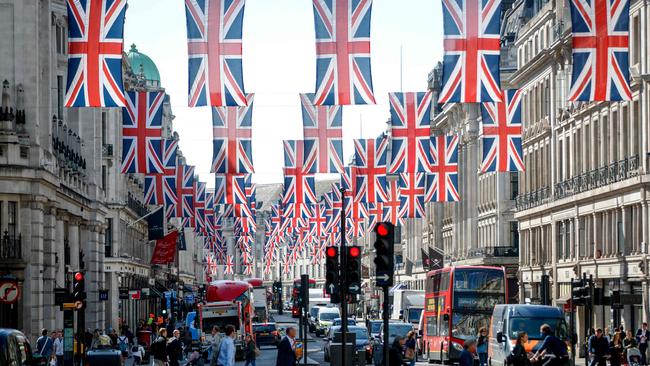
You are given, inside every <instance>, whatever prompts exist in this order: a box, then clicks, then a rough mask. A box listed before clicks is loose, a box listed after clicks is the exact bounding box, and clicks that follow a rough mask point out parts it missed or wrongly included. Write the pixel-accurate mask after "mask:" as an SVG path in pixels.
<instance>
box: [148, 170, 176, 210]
mask: <svg viewBox="0 0 650 366" xmlns="http://www.w3.org/2000/svg"><path fill="white" fill-rule="evenodd" d="M165 171H166V172H165V173H160V174H151V175H149V174H147V175H145V177H144V203H145V205H164V206H165V208H169V207H171V208H175V207H176V204H177V203H178V199H177V196H176V169H174V168H172V169H165Z"/></svg>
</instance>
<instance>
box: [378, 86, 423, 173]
mask: <svg viewBox="0 0 650 366" xmlns="http://www.w3.org/2000/svg"><path fill="white" fill-rule="evenodd" d="M388 99H389V102H390V125H391V136H392V139H391V161H390V167H389V169H388V171H389V173H391V174H393V173H415V172H426V171H427V168H428V161H429V136H430V135H431V132H430V130H431V100H432V98H431V92H430V91H428V92H426V93H388Z"/></svg>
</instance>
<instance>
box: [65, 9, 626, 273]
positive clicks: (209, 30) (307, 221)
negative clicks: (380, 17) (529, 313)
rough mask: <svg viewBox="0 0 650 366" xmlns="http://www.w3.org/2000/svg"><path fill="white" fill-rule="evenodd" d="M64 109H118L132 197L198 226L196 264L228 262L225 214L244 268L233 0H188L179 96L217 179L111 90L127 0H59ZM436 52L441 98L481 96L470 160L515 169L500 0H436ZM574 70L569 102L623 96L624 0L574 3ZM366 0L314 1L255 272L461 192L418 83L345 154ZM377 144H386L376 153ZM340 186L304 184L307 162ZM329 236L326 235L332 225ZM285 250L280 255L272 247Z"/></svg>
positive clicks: (363, 65) (251, 213) (364, 80)
mask: <svg viewBox="0 0 650 366" xmlns="http://www.w3.org/2000/svg"><path fill="white" fill-rule="evenodd" d="M67 3H68V21H69V47H68V49H69V56H68V81H67V91H66V100H65V104H66V106H67V107H122V108H123V111H124V112H123V114H124V118H123V124H124V125H123V136H124V137H123V145H124V147H123V166H122V171H123V172H124V173H144V174H145V175H146V179H145V183H146V188H145V191H146V192H145V201H146V203H147V204H150V205H162V206H164V210H165V214H166V216H167V217H168V218H171V217H178V218H182V222H183V225H184V226H186V227H193V228H194V230H195V231H196V232H197V233H199V234H201V235H202V237H204V238H205V252H206V260H207V263H208V268H207V270H208V273H209V274H214V273H216V271H217V266H218V265H223V266H225V272H226V273H232V271H233V266H234V257H233V256H232V255H227V254H226V246H225V240H224V237H223V234H222V229H223V226H224V222H225V219H227V218H233V221H234V226H233V232H234V233H235V237H236V240H237V247H238V248H239V249H240V252H241V253H242V255H241V256H242V263H243V264H244V270H245V273H247V274H251V273H252V257H253V256H252V246H253V243H254V239H253V238H254V234H255V232H256V221H255V210H256V207H255V205H256V199H255V185H254V184H252V183H251V174H253V173H254V167H253V161H252V153H251V152H252V146H251V141H252V140H251V138H252V107H253V100H254V95H253V94H251V93H246V92H245V91H244V85H243V68H242V25H243V21H244V4H245V0H186V1H185V10H186V26H187V40H188V58H189V60H188V61H189V62H188V68H189V69H188V77H189V82H188V85H189V87H188V104H189V106H190V107H199V106H210V107H212V122H213V138H214V143H213V161H212V172H214V173H215V192H214V193H210V192H206V189H205V183H203V182H200V181H198V179H197V178H196V177H195V176H194V167H192V166H189V165H184V164H181V163H180V161H179V160H178V158H177V154H176V149H177V141H175V140H167V139H164V138H162V102H163V100H164V98H165V96H164V95H163V93H161V92H124V91H123V84H122V67H121V63H122V49H123V47H122V45H123V25H124V16H125V11H126V0H68V1H67ZM442 5H443V6H442V9H443V21H444V42H443V44H444V58H443V70H442V89H441V92H440V95H439V100H438V102H439V103H481V114H482V143H483V160H482V163H481V166H480V170H481V171H482V172H491V171H500V172H502V171H522V170H523V169H524V165H523V162H522V159H521V156H522V147H521V126H522V121H521V91H520V90H501V88H500V71H499V63H500V34H499V31H500V29H501V14H502V11H501V2H500V1H498V0H495V1H489V2H482V1H479V0H442ZM570 6H571V15H572V35H573V41H572V42H573V63H572V64H573V73H572V81H571V90H570V93H569V96H568V99H569V100H570V101H619V100H629V99H631V91H630V86H629V67H628V54H629V50H628V48H629V46H628V43H629V41H628V34H629V2H628V1H627V0H623V1H614V0H571V1H570ZM371 7H372V1H371V0H354V1H352V0H313V15H314V25H315V30H316V32H315V33H316V58H317V60H316V88H315V91H314V93H311V94H301V95H300V100H301V105H302V112H303V139H302V140H288V141H285V142H284V189H283V195H282V197H281V198H280V199H279V200H278V201H277V202H275V203H273V204H272V206H271V209H272V215H271V218H270V219H269V220H268V221H267V222H266V223H265V233H266V238H267V241H266V245H265V248H264V249H265V250H264V253H265V258H264V260H265V271H266V272H268V271H270V270H271V266H272V265H273V264H274V263H280V262H282V265H283V271H285V272H288V271H289V270H290V268H291V266H292V265H293V264H294V263H295V261H296V260H297V259H298V258H300V257H301V256H310V257H311V258H312V260H313V261H320V260H321V259H322V256H323V250H322V249H323V247H324V246H326V245H335V244H336V243H337V242H338V241H339V240H340V239H341V238H340V235H341V232H340V226H341V225H340V216H339V214H340V211H341V210H342V207H343V206H345V208H346V209H345V217H346V227H347V229H346V238H347V239H350V238H352V237H355V236H357V237H358V236H360V235H363V233H364V231H365V229H366V228H364V227H363V223H364V220H365V219H369V221H370V223H371V226H370V227H372V223H374V222H376V221H378V220H381V221H391V222H393V223H396V224H398V223H400V222H401V220H403V219H404V218H417V217H422V216H423V215H424V203H425V202H430V201H437V202H448V201H458V200H459V199H460V195H459V193H458V139H459V138H458V137H457V136H444V135H441V136H430V127H431V126H430V115H431V104H432V97H431V93H430V92H420V93H390V94H389V102H390V113H391V129H390V134H389V135H388V136H386V135H382V136H380V137H378V138H376V139H360V140H355V141H354V146H355V155H354V160H353V162H352V164H351V165H350V166H345V164H344V163H343V159H342V142H343V141H342V139H343V133H342V106H343V105H353V104H357V105H359V104H374V103H375V97H374V93H373V87H372V77H371V62H370V17H371ZM389 146H390V151H391V153H390V156H388V150H389ZM319 173H339V174H341V181H340V184H338V185H335V186H333V187H332V190H331V191H330V192H329V193H327V194H325V195H324V196H322V197H317V195H316V191H315V187H314V183H315V174H319ZM337 235H338V236H337ZM281 248H286V249H285V250H284V253H285V254H284V255H283V256H280V253H281V251H280V249H281Z"/></svg>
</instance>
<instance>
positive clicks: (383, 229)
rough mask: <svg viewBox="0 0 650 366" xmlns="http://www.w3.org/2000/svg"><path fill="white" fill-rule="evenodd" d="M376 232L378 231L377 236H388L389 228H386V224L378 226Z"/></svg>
mask: <svg viewBox="0 0 650 366" xmlns="http://www.w3.org/2000/svg"><path fill="white" fill-rule="evenodd" d="M375 230H376V231H377V234H379V235H380V236H386V235H388V226H386V224H379V225H377V228H376V229H375Z"/></svg>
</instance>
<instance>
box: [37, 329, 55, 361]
mask: <svg viewBox="0 0 650 366" xmlns="http://www.w3.org/2000/svg"><path fill="white" fill-rule="evenodd" d="M53 346H54V340H53V339H52V338H50V337H49V336H48V335H47V329H45V328H43V329H42V330H41V336H40V337H38V339H37V340H36V352H38V353H40V354H41V356H43V358H45V359H46V360H47V361H48V362H49V360H50V357H52V348H53Z"/></svg>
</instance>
